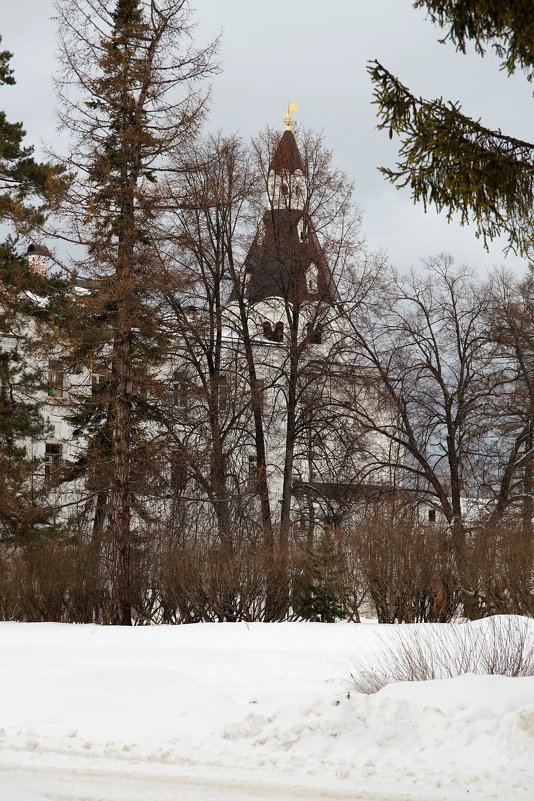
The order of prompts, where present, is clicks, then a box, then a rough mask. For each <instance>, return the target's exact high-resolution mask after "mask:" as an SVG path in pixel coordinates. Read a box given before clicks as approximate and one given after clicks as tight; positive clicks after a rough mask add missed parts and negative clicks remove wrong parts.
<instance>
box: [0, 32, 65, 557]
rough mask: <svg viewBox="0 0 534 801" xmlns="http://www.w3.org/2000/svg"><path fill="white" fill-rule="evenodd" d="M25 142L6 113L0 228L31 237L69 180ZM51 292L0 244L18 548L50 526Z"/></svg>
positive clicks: (2, 69)
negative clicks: (34, 336) (41, 361)
mask: <svg viewBox="0 0 534 801" xmlns="http://www.w3.org/2000/svg"><path fill="white" fill-rule="evenodd" d="M0 41H1V38H0ZM11 57H12V54H11V53H9V52H8V51H6V50H4V51H2V52H0V85H3V86H12V85H13V84H14V83H15V79H14V77H13V71H12V70H11V69H10V66H9V63H10V59H11ZM24 137H25V132H24V129H23V127H22V124H21V123H20V122H17V123H11V122H9V121H8V120H7V118H6V115H5V113H4V112H2V111H0V222H2V223H10V224H12V225H14V226H15V228H16V229H17V230H18V231H20V232H23V233H30V232H31V231H32V230H33V229H34V228H35V226H37V225H38V224H40V223H42V222H43V220H44V218H45V215H46V213H47V212H48V211H49V210H50V208H53V207H54V206H55V205H56V204H57V201H58V198H59V197H60V195H61V191H62V190H63V189H64V187H65V179H64V175H63V170H62V168H61V167H58V166H52V165H51V164H50V163H46V162H43V163H41V162H37V161H36V160H35V159H34V157H33V148H32V147H29V146H25V145H24ZM47 292H48V282H47V281H46V279H44V278H42V277H41V276H39V275H36V274H34V273H32V272H31V271H30V270H29V268H28V264H27V262H26V261H25V259H22V258H20V257H19V256H18V255H17V248H16V240H13V239H12V238H10V237H8V238H7V239H6V240H5V241H4V242H2V243H0V456H1V458H0V533H1V535H2V537H3V538H4V540H5V539H9V540H15V541H16V542H17V543H19V544H20V543H23V542H27V541H28V537H29V536H30V535H31V534H33V533H35V530H36V529H35V527H36V526H37V525H39V527H40V529H42V527H43V525H44V524H45V523H46V521H47V520H48V518H49V510H47V508H46V503H45V495H46V492H45V488H44V487H43V485H42V481H41V482H40V481H39V479H36V477H35V471H36V470H37V466H38V460H37V459H36V458H35V456H34V453H33V451H34V447H33V446H34V445H35V443H36V442H37V440H39V439H42V437H43V435H44V433H45V431H46V424H45V421H44V419H43V417H42V415H41V413H40V410H39V405H38V403H37V402H36V400H35V393H36V391H37V389H38V388H39V387H40V383H41V377H40V376H39V374H38V372H37V371H36V370H33V369H30V368H28V366H27V362H28V356H29V353H30V352H31V350H32V347H33V343H32V341H31V332H32V327H34V323H35V320H36V318H37V317H38V316H39V315H41V314H42V312H43V309H42V308H41V306H40V304H39V303H36V301H35V298H36V295H44V294H46V293H47Z"/></svg>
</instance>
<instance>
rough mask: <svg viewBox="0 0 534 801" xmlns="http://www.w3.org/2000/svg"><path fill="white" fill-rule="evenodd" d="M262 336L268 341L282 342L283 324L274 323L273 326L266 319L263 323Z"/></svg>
mask: <svg viewBox="0 0 534 801" xmlns="http://www.w3.org/2000/svg"><path fill="white" fill-rule="evenodd" d="M263 336H264V337H265V339H268V340H269V341H270V342H282V340H283V339H284V324H283V323H282V322H278V323H276V325H275V326H274V330H273V327H272V325H271V323H269V322H268V321H267V320H266V321H265V322H264V323H263Z"/></svg>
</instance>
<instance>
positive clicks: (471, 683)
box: [0, 623, 534, 801]
mask: <svg viewBox="0 0 534 801" xmlns="http://www.w3.org/2000/svg"><path fill="white" fill-rule="evenodd" d="M479 625H481V624H479ZM482 625H483V624H482ZM390 630H391V629H390V628H389V627H385V626H381V627H377V626H371V625H354V624H336V625H328V624H314V623H299V624H295V623H283V624H251V625H247V624H199V625H192V626H181V627H166V626H163V627H150V628H148V627H147V628H133V629H121V628H111V627H108V628H105V627H97V626H69V625H60V624H16V623H2V624H0V798H1V799H2V800H4V799H5V801H38V800H39V801H42V799H43V798H59V797H60V796H61V797H62V798H70V797H71V796H70V795H68V794H67V795H66V794H65V793H66V791H65V788H64V787H63V789H61V788H57V789H56V790H48V789H47V788H46V787H45V789H43V784H42V780H41V777H40V774H39V771H41V773H42V772H43V771H46V770H50V769H51V768H54V767H55V768H56V769H57V770H58V771H67V770H68V771H71V772H76V771H79V773H80V775H82V774H83V776H84V779H83V782H81V783H80V786H79V792H80V793H83V786H82V785H83V784H84V783H90V781H91V775H94V776H95V777H96V776H97V775H100V774H102V771H108V772H110V773H111V774H113V772H114V771H115V773H114V774H113V775H115V778H116V781H117V782H120V781H121V776H122V777H123V778H124V776H125V770H126V771H129V772H133V773H135V772H136V771H137V772H138V773H139V776H141V775H142V774H145V775H150V776H151V777H152V779H153V781H154V782H156V784H157V778H158V777H161V778H162V779H163V778H166V780H167V779H168V778H169V777H173V776H175V777H179V776H181V777H184V776H186V775H187V776H189V777H195V776H201V777H204V778H206V777H208V779H209V777H215V778H214V782H215V784H216V783H217V781H216V780H218V781H219V783H220V786H221V787H222V786H223V785H224V784H225V782H232V781H235V780H236V777H240V779H241V780H242V781H243V782H245V783H246V782H253V783H254V786H257V787H260V786H262V783H263V784H265V785H268V784H269V783H272V782H273V780H276V782H278V783H279V785H280V787H281V788H301V789H300V790H299V791H298V792H301V793H302V794H301V795H298V794H297V795H293V797H295V798H301V797H302V798H311V797H318V796H316V795H314V793H316V792H318V791H319V790H321V791H324V792H326V793H327V794H329V795H328V797H329V798H345V797H346V798H349V797H352V798H354V796H355V793H357V792H363V793H367V794H368V795H367V796H366V797H370V796H369V794H374V795H373V798H378V797H380V798H383V799H390V798H391V799H394V798H400V797H402V798H418V799H425V801H429V800H430V799H457V798H458V799H459V798H466V797H469V798H470V799H479V800H480V801H490V800H491V799H496V800H497V799H498V801H502V799H505V798H506V799H508V798H509V799H512V798H513V799H514V801H522V800H523V799H525V801H526V799H529V801H530V799H532V797H534V789H533V788H534V678H515V679H510V678H506V677H501V676H474V675H466V676H461V677H458V678H453V679H444V680H439V681H428V682H421V683H399V684H392V685H388V686H387V687H385V688H384V689H382V690H381V691H380V692H378V693H376V694H375V695H370V696H367V695H360V694H358V693H354V692H351V691H350V685H349V683H348V681H347V679H348V675H349V673H350V669H351V665H352V662H353V660H354V658H355V656H358V658H361V655H362V653H366V652H372V651H373V650H374V649H376V648H378V647H379V645H380V643H381V642H382V641H383V640H384V638H386V639H387V636H388V634H387V633H388V631H390ZM21 775H22V776H24V777H25V778H24V779H23V780H21V779H20V776H21ZM58 775H59V774H58ZM217 777H218V778H217ZM14 781H15V784H14V783H13V782H14ZM57 781H59V779H58V780H57ZM8 782H10V784H9V786H8ZM21 782H22V783H21ZM154 786H155V785H154ZM214 786H215V785H214ZM15 787H17V790H15ZM302 788H304V789H302ZM305 788H309V790H308V791H306V789H305ZM312 791H313V792H312ZM69 792H73V793H74V791H72V790H69ZM128 792H129V795H125V796H124V798H125V799H126V798H128V801H133V799H134V797H135V798H137V796H134V795H132V793H133V792H134V791H133V790H129V791H128ZM140 792H141V791H140ZM294 792H295V793H296V792H297V790H296V789H295V791H294ZM54 793H56V794H54ZM306 793H308V794H306ZM310 793H311V794H310ZM466 793H468V796H467V795H466ZM280 794H281V791H280V792H277V793H275V794H274V795H273V798H274V797H280ZM233 795H234V797H241V796H238V794H237V795H236V794H235V793H233ZM247 796H248V797H252V792H251V791H250V789H249V791H247V794H245V795H243V796H242V797H243V798H245V797H247ZM72 797H73V798H78V797H80V798H82V797H89V795H87V796H84V795H83V794H82V795H79V796H78V795H74V794H73V795H72ZM90 797H93V796H90ZM99 797H100V796H99ZM107 797H108V798H111V797H112V796H111V793H110V794H108V796H107ZM115 797H117V798H119V797H120V798H122V797H123V796H119V795H117V796H115V795H113V798H115ZM139 797H144V798H146V795H145V794H144V793H141V794H140V795H139ZM164 797H166V796H164V793H163V791H161V793H159V794H158V791H154V795H153V796H151V799H152V798H153V799H154V801H159V799H161V798H164ZM191 797H193V796H191ZM203 797H206V798H211V796H209V795H205V796H203ZM215 797H217V798H218V797H219V796H218V795H217V796H215V795H213V798H215ZM221 797H222V796H221ZM225 797H226V796H225ZM229 797H231V796H230V795H229ZM263 797H264V798H267V796H266V795H265V794H264V795H263ZM269 797H270V796H269ZM185 798H186V796H185V795H184V799H185Z"/></svg>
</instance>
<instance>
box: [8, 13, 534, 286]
mask: <svg viewBox="0 0 534 801" xmlns="http://www.w3.org/2000/svg"><path fill="white" fill-rule="evenodd" d="M192 5H193V7H194V8H196V20H197V22H198V28H197V34H198V42H199V43H202V42H207V41H208V40H209V39H210V38H211V37H212V36H213V35H215V34H216V33H218V32H220V31H222V34H223V39H222V47H221V54H220V57H221V65H222V69H223V71H222V73H221V75H220V76H218V77H217V78H216V79H215V80H214V81H213V104H212V110H211V115H210V121H209V127H210V128H211V129H212V130H219V129H222V130H223V131H226V132H227V133H230V132H239V133H240V134H241V135H242V136H243V137H246V138H248V137H250V136H253V135H254V134H255V133H257V132H258V131H259V130H261V129H263V128H264V127H265V126H267V125H269V126H271V127H276V126H279V127H280V130H282V129H283V125H282V120H283V117H284V114H285V112H286V108H287V103H288V102H289V101H297V102H298V103H299V111H298V112H297V113H296V114H295V117H296V119H297V120H298V121H299V122H300V123H301V124H302V125H303V126H305V127H310V128H313V129H314V130H316V131H322V132H323V133H324V137H325V141H326V144H327V146H328V147H329V148H330V149H331V150H332V151H333V153H334V161H335V163H336V165H337V166H339V167H341V168H342V169H343V170H345V171H346V172H347V173H348V175H349V176H350V178H351V179H352V180H353V181H354V183H355V194H356V199H357V200H358V202H359V204H360V205H361V207H362V209H363V212H364V218H363V219H364V232H365V234H366V237H367V239H368V242H369V244H370V245H371V247H373V248H376V249H383V250H386V251H387V253H388V255H389V257H390V259H391V261H392V262H393V263H394V264H396V265H397V266H398V267H400V268H401V269H408V268H409V267H410V266H411V265H417V264H418V263H419V261H420V259H421V258H424V257H427V256H430V255H433V254H436V253H439V252H442V251H447V252H449V253H451V254H452V255H453V256H454V257H455V259H456V260H457V261H459V262H461V263H466V264H469V265H471V266H472V267H473V268H475V269H477V270H478V271H486V270H488V269H491V267H493V266H494V265H496V264H502V263H504V264H506V265H508V266H509V267H510V268H512V269H514V270H515V271H523V269H524V263H523V262H522V261H521V260H520V259H518V258H516V257H514V256H509V257H508V258H506V259H504V256H503V253H502V248H503V246H504V243H496V244H494V245H493V247H492V248H491V251H490V253H489V254H488V253H486V252H485V251H484V249H483V247H482V244H481V243H480V242H479V241H478V240H477V239H476V238H475V236H474V232H473V231H472V230H471V229H469V228H461V227H460V226H459V225H458V224H456V223H452V224H447V222H446V220H445V218H444V217H438V216H437V215H435V214H434V213H433V212H429V213H427V214H425V213H424V211H423V208H422V207H421V206H414V205H413V203H412V201H411V199H410V196H409V193H408V192H406V191H397V190H396V189H394V188H393V187H392V186H391V185H390V184H388V183H387V182H386V181H385V180H384V179H383V178H382V176H381V175H380V174H379V172H378V171H377V167H378V166H379V165H381V164H382V165H393V164H394V161H395V156H396V146H395V140H393V141H390V140H389V138H388V136H387V134H386V133H384V132H380V131H377V130H376V128H375V125H376V120H375V111H374V107H373V106H372V104H371V100H372V98H371V85H370V82H369V79H368V76H367V73H366V69H365V67H366V62H367V61H368V60H370V59H375V58H376V59H378V60H379V61H380V62H381V63H382V64H383V65H384V66H386V67H388V69H390V70H391V71H392V72H394V73H395V74H397V75H398V76H399V77H400V78H401V80H402V81H403V83H405V84H407V85H408V86H409V87H410V88H411V89H412V90H413V91H414V92H415V93H417V94H419V95H423V96H427V97H438V96H442V97H444V98H447V99H449V98H450V99H454V100H458V101H460V102H461V104H462V106H463V109H464V111H465V112H466V113H468V114H470V115H471V116H474V117H481V118H482V122H483V123H485V124H487V125H489V126H494V127H501V128H502V129H503V130H504V131H505V132H506V133H510V134H512V135H514V136H518V137H521V138H526V139H529V140H532V132H533V130H534V125H533V123H534V118H533V108H534V104H533V103H532V87H531V86H529V85H528V84H527V82H526V80H525V79H523V78H522V76H516V77H514V78H513V79H510V78H508V77H507V76H506V75H505V74H504V73H502V72H500V71H499V66H498V62H497V61H496V59H495V57H494V56H492V55H489V56H486V58H485V59H481V58H480V57H478V56H476V55H475V54H474V53H470V54H468V55H466V56H463V55H461V54H457V53H456V52H455V51H454V48H453V47H452V46H451V45H440V44H439V43H438V38H439V31H438V29H436V28H434V27H433V26H432V25H431V24H430V22H429V21H428V20H426V18H425V15H424V13H422V12H420V11H418V12H416V11H414V9H413V8H412V5H411V2H410V0H328V2H325V0H193V2H192ZM0 12H1V13H0V33H1V34H2V36H3V42H2V49H4V48H7V49H9V50H12V51H13V52H14V58H13V62H12V64H13V67H14V69H15V77H16V80H17V85H16V86H15V87H2V90H1V93H2V97H1V100H0V108H1V109H3V110H5V111H6V113H7V115H8V119H9V120H11V121H15V120H20V121H22V122H23V123H24V126H25V128H26V130H27V132H28V142H29V143H32V144H36V145H37V149H38V151H39V143H40V142H41V141H44V142H46V143H50V144H53V143H54V142H55V141H57V133H56V127H55V126H56V122H55V116H54V105H55V98H54V91H53V86H52V76H53V73H54V69H55V41H54V39H55V28H54V22H53V21H52V20H51V16H52V14H53V0H0Z"/></svg>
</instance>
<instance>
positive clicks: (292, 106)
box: [284, 103, 299, 131]
mask: <svg viewBox="0 0 534 801" xmlns="http://www.w3.org/2000/svg"><path fill="white" fill-rule="evenodd" d="M298 107H299V105H298V103H288V104H287V114H286V116H285V117H284V124H285V126H286V131H292V130H293V125H294V124H295V120H294V119H293V117H292V116H291V112H292V111H296V110H297V109H298Z"/></svg>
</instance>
